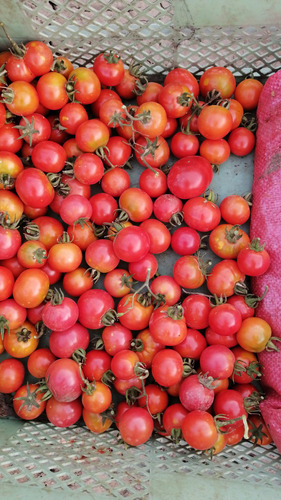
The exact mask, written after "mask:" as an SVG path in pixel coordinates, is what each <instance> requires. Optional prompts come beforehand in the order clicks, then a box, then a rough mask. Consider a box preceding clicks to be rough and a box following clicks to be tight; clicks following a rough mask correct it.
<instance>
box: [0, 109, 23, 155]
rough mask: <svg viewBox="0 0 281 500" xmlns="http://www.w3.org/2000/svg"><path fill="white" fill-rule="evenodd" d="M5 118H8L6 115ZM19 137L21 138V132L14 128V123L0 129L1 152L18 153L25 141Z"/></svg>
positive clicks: (6, 124)
mask: <svg viewBox="0 0 281 500" xmlns="http://www.w3.org/2000/svg"><path fill="white" fill-rule="evenodd" d="M5 118H6V113H5ZM19 137H20V132H19V130H17V129H16V128H14V125H13V123H5V124H4V125H3V126H2V127H1V128H0V151H8V152H10V153H18V151H19V150H20V149H21V147H22V144H23V140H22V139H20V138H19ZM2 154H3V153H2Z"/></svg>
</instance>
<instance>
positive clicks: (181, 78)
mask: <svg viewBox="0 0 281 500" xmlns="http://www.w3.org/2000/svg"><path fill="white" fill-rule="evenodd" d="M175 81H176V82H179V83H181V84H183V85H187V87H188V88H189V89H190V92H191V93H192V94H193V95H194V97H196V98H197V97H198V94H199V84H198V82H197V80H196V78H195V76H193V74H192V73H190V71H188V70H187V69H184V68H174V69H172V70H171V71H169V73H168V74H167V75H166V77H165V80H164V85H168V83H173V82H175Z"/></svg>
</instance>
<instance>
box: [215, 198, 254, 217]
mask: <svg viewBox="0 0 281 500" xmlns="http://www.w3.org/2000/svg"><path fill="white" fill-rule="evenodd" d="M220 211H221V216H222V218H223V219H224V220H225V222H227V223H228V224H233V225H234V224H239V225H241V224H244V223H245V222H247V220H248V219H249V217H250V207H249V204H248V203H247V201H246V200H245V199H244V198H242V196H239V195H236V194H233V195H230V196H226V197H225V198H224V199H223V200H222V201H221V204H220Z"/></svg>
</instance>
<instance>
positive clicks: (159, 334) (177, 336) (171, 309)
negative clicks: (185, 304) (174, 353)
mask: <svg viewBox="0 0 281 500" xmlns="http://www.w3.org/2000/svg"><path fill="white" fill-rule="evenodd" d="M149 330H150V333H151V336H152V337H153V339H154V340H155V342H159V343H160V344H161V343H162V344H164V345H167V346H175V345H177V344H180V343H181V342H183V341H184V339H185V337H186V335H187V327H186V323H185V319H184V314H183V309H182V308H181V306H179V305H178V306H167V305H165V306H161V307H158V308H157V309H155V310H154V311H153V313H152V315H151V316H150V320H149Z"/></svg>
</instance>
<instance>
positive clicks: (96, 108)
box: [91, 89, 121, 117]
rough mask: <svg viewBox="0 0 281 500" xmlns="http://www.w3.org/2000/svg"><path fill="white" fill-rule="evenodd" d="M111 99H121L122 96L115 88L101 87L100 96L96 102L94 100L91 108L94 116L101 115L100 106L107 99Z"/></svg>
mask: <svg viewBox="0 0 281 500" xmlns="http://www.w3.org/2000/svg"><path fill="white" fill-rule="evenodd" d="M109 99H119V100H120V101H121V98H120V96H119V95H118V94H117V92H115V91H114V90H112V89H101V92H100V95H99V97H98V98H97V100H96V101H95V102H93V103H92V104H91V110H92V112H93V115H94V116H96V117H98V116H99V112H100V108H101V106H102V104H103V103H104V102H106V101H109Z"/></svg>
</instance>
